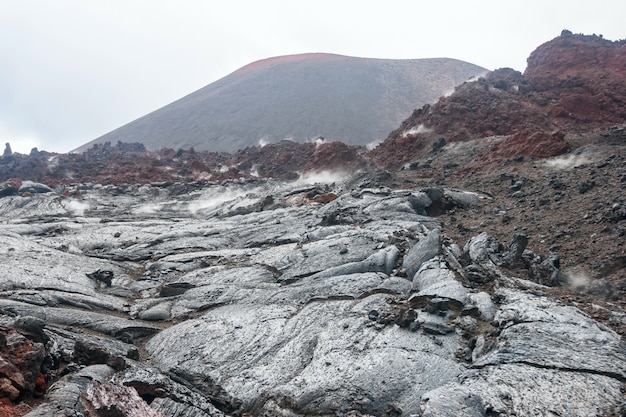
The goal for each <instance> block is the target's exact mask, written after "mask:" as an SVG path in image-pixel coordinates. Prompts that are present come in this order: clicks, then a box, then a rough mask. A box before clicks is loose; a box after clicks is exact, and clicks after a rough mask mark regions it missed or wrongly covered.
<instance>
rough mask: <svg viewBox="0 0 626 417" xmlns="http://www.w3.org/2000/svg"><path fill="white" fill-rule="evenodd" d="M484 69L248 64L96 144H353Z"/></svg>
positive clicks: (389, 63)
mask: <svg viewBox="0 0 626 417" xmlns="http://www.w3.org/2000/svg"><path fill="white" fill-rule="evenodd" d="M486 71H487V70H486V69H484V68H482V67H479V66H477V65H474V64H470V63H467V62H463V61H459V60H455V59H448V58H433V59H412V60H387V59H370V58H354V57H347V56H341V55H331V54H321V53H316V54H302V55H289V56H282V57H276V58H269V59H266V60H262V61H257V62H254V63H252V64H249V65H247V66H245V67H243V68H241V69H239V70H237V71H235V72H233V73H231V74H230V75H228V76H226V77H224V78H222V79H220V80H218V81H216V82H214V83H211V84H209V85H207V86H206V87H204V88H201V89H200V90H197V91H195V92H193V93H191V94H189V95H188V96H186V97H183V98H181V99H180V100H177V101H175V102H173V103H171V104H169V105H167V106H165V107H162V108H161V109H159V110H156V111H154V112H152V113H149V114H147V115H145V116H143V117H141V118H139V119H137V120H135V121H133V122H130V123H128V124H127V125H124V126H122V127H120V128H118V129H116V130H114V131H112V132H110V133H107V134H105V135H103V136H101V137H99V138H97V139H95V140H94V141H91V142H89V143H87V144H85V145H83V146H81V147H80V148H78V149H77V150H76V151H78V152H81V151H85V150H87V149H88V148H90V147H92V146H93V145H94V144H96V143H104V142H107V141H110V142H111V143H117V141H122V142H141V143H143V144H144V145H145V146H146V148H147V149H149V150H158V149H160V148H162V147H169V148H175V149H188V148H190V147H194V149H196V150H204V151H225V152H232V151H234V150H238V149H242V148H245V147H247V146H253V145H257V144H259V142H260V141H264V142H278V141H280V140H283V139H286V138H288V139H293V140H296V141H298V142H303V141H306V140H310V139H312V138H316V137H318V136H323V137H325V138H326V139H327V140H333V141H334V140H340V141H342V142H344V143H348V144H353V145H366V144H368V143H371V142H373V141H378V140H382V139H384V138H385V137H386V136H387V134H388V133H389V132H390V131H392V130H393V129H395V128H397V127H398V125H399V124H400V123H401V122H402V120H404V119H405V118H406V117H407V115H409V114H410V113H411V111H413V109H415V108H418V107H420V106H422V105H424V104H426V103H431V102H434V101H436V100H437V99H438V98H439V97H440V96H441V95H443V94H444V93H445V92H447V91H450V90H451V89H453V88H454V87H455V86H456V85H459V84H460V83H462V82H464V81H466V80H468V79H469V78H471V77H473V76H477V75H480V74H483V73H485V72H486Z"/></svg>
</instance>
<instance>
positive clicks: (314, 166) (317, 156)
mask: <svg viewBox="0 0 626 417" xmlns="http://www.w3.org/2000/svg"><path fill="white" fill-rule="evenodd" d="M361 149H362V148H360V147H356V146H349V145H346V144H345V143H342V142H330V143H323V144H321V145H319V146H317V148H315V152H314V153H313V155H312V157H311V159H309V161H308V162H307V164H306V165H305V166H304V171H343V172H353V171H356V170H358V169H360V168H363V167H365V166H366V165H367V162H366V161H365V159H364V158H363V157H362V156H361V154H360V152H359V150H361Z"/></svg>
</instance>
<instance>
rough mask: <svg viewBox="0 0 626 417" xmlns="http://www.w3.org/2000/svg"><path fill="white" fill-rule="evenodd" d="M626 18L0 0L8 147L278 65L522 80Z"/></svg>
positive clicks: (476, 4)
mask: <svg viewBox="0 0 626 417" xmlns="http://www.w3.org/2000/svg"><path fill="white" fill-rule="evenodd" d="M624 16H626V1H624V0H595V1H589V0H584V1H581V0H564V1H551V0H520V1H506V0H482V1H481V0H473V1H468V0H457V1H445V0H429V1H421V0H386V1H382V0H380V1H369V0H359V1H356V0H354V1H353V0H315V1H306V2H305V1H294V0H263V1H259V0H250V1H244V0H240V1H237V0H223V1H219V2H218V1H212V0H0V143H1V144H2V145H4V143H5V142H10V143H11V147H12V148H13V151H14V152H21V153H28V152H30V149H31V148H33V147H38V148H39V149H40V150H42V149H43V150H47V151H53V152H68V151H71V150H72V149H75V148H77V147H78V146H80V145H82V144H84V143H86V142H88V141H90V140H92V139H95V138H97V137H99V136H101V135H103V134H105V133H107V132H109V131H111V130H113V129H115V128H117V127H120V126H122V125H124V124H126V123H128V122H130V121H132V120H134V119H136V118H138V117H140V116H143V115H144V114H147V113H149V112H151V111H153V110H156V109H158V108H160V107H162V106H164V105H166V104H168V103H171V102H172V101H174V100H176V99H178V98H181V97H183V96H185V95H187V94H189V93H191V92H193V91H195V90H197V89H199V88H201V87H203V86H205V85H207V84H210V83H211V82H213V81H216V80H218V79H219V78H222V77H224V76H226V75H228V74H229V73H231V72H233V71H235V70H237V69H238V68H240V67H242V66H244V65H246V64H248V63H250V62H253V61H256V60H259V59H264V58H268V57H272V56H278V55H287V54H296V53H305V52H329V53H337V54H342V55H349V56H358V57H369V58H406V59H413V58H436V57H448V58H456V59H461V60H464V61H468V62H471V63H474V64H477V65H481V66H483V67H486V68H488V69H497V68H502V67H511V68H514V69H516V70H519V71H523V70H524V68H525V66H526V58H527V57H528V55H529V54H530V53H531V52H532V51H533V50H534V49H535V48H536V47H537V46H539V45H540V44H542V43H544V42H547V41H549V40H550V39H552V38H554V37H556V36H558V35H559V34H560V33H561V30H562V29H565V28H566V29H569V30H571V31H572V32H574V33H585V34H592V33H596V34H602V35H604V37H605V38H607V39H610V40H618V39H624V38H626V24H625V23H624ZM407 116H408V115H407ZM2 149H4V148H3V147H2Z"/></svg>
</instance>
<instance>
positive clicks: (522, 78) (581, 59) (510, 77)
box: [369, 31, 626, 167]
mask: <svg viewBox="0 0 626 417" xmlns="http://www.w3.org/2000/svg"><path fill="white" fill-rule="evenodd" d="M624 121H626V40H624V41H617V42H611V41H608V40H606V39H603V38H601V37H599V36H584V35H572V34H571V33H568V32H566V31H564V33H563V35H562V36H559V37H558V38H556V39H553V40H552V41H550V42H547V43H545V44H543V45H541V46H540V47H539V48H537V49H536V50H535V51H534V52H533V53H532V54H531V55H530V57H529V58H528V68H527V69H526V71H525V72H524V74H523V75H522V74H520V73H519V72H517V71H514V70H512V69H507V68H505V69H499V70H496V71H493V72H491V73H488V74H487V75H486V76H485V77H484V78H480V79H479V80H477V81H475V82H468V83H464V84H462V85H460V86H459V87H457V88H456V90H455V91H454V93H453V94H451V95H450V96H448V97H442V98H440V99H439V101H438V102H437V103H435V104H433V105H426V106H424V107H422V108H421V109H418V110H415V111H414V112H413V114H412V115H411V116H410V117H409V118H408V119H406V120H405V121H404V122H403V123H402V125H401V126H400V128H399V129H396V130H395V131H393V132H391V133H390V134H389V136H388V138H387V140H385V142H383V143H382V144H381V145H379V146H378V147H377V148H376V149H374V150H373V151H372V152H371V153H370V155H369V157H371V158H372V159H373V160H374V161H375V163H376V164H377V165H379V166H385V167H387V166H391V165H392V164H394V163H396V164H397V163H399V162H400V163H402V162H407V161H410V160H411V159H412V158H415V157H416V156H419V155H423V154H424V153H426V152H429V151H431V150H432V147H431V145H432V144H433V143H435V141H436V140H438V138H440V137H443V138H445V140H446V141H447V142H455V141H465V140H469V139H478V138H483V137H488V136H495V135H499V136H508V135H513V137H511V138H510V139H509V140H507V141H505V142H503V145H502V146H503V147H506V146H511V150H510V152H516V151H520V153H519V154H520V155H528V156H535V155H540V154H546V155H548V156H552V154H554V152H562V151H563V150H562V149H561V148H562V146H563V144H558V143H555V142H550V144H549V148H548V149H546V150H545V152H544V151H543V150H541V149H539V148H540V147H541V146H545V145H546V144H548V142H547V138H552V132H555V131H562V132H564V133H569V132H589V131H592V130H594V129H597V128H606V127H608V126H611V125H614V124H620V123H624ZM540 132H543V133H542V134H540ZM518 133H519V134H518ZM522 140H529V141H530V142H529V143H528V144H521V143H520V141H522ZM551 140H553V139H551ZM553 147H555V148H553ZM522 151H523V152H522ZM494 152H496V154H494V155H493V156H492V157H491V156H488V155H486V156H485V159H493V160H494V161H495V160H500V159H502V158H503V157H504V154H506V153H509V151H506V152H505V150H504V149H496V150H494ZM537 157H541V156H537Z"/></svg>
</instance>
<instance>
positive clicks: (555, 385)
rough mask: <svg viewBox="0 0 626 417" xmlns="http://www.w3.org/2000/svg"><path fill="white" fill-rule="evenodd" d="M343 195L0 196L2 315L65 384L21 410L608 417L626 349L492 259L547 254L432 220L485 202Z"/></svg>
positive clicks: (270, 191)
mask: <svg viewBox="0 0 626 417" xmlns="http://www.w3.org/2000/svg"><path fill="white" fill-rule="evenodd" d="M344 186H345V185H344V184H341V183H336V184H334V185H332V186H331V185H325V186H319V185H303V184H289V183H281V182H276V181H271V180H258V181H227V182H224V183H222V184H215V183H198V184H194V186H193V187H186V186H185V185H181V184H178V185H175V184H173V185H171V186H168V185H165V184H154V185H142V186H136V185H125V186H98V185H93V184H92V185H89V186H87V185H83V186H76V187H77V189H76V191H80V199H73V198H71V197H67V198H65V197H61V196H59V195H57V194H55V193H50V192H48V193H42V194H38V195H37V196H33V198H28V199H26V198H22V197H17V196H7V197H5V198H2V199H0V215H2V216H4V217H3V218H4V219H5V221H4V222H3V223H2V224H0V237H1V238H2V245H1V246H0V262H2V264H3V268H2V270H1V271H0V325H2V326H15V328H16V329H17V330H19V331H20V332H22V333H23V334H24V337H29V338H30V339H29V340H31V341H32V343H35V344H37V346H39V348H38V349H40V356H39V358H40V359H41V360H40V362H41V365H37V367H38V368H40V369H37V370H36V371H37V372H41V374H42V375H44V376H45V377H47V378H49V380H54V379H55V378H56V381H55V382H53V383H52V384H51V386H50V388H49V389H48V391H47V393H46V396H45V398H44V399H43V400H42V402H41V404H40V405H38V406H37V407H36V408H34V409H33V410H32V411H31V412H30V413H29V414H28V416H29V417H34V416H49V415H55V416H77V415H79V413H80V414H82V415H86V414H87V413H90V415H106V414H105V411H103V410H105V409H107V407H109V409H110V410H113V408H115V409H116V410H117V411H116V412H118V415H126V414H128V413H131V414H132V413H135V414H134V415H146V416H152V415H164V416H165V415H166V416H175V417H179V416H180V417H183V416H186V417H188V416H191V417H208V416H226V415H246V413H248V415H260V416H261V415H265V416H270V415H271V416H276V415H278V416H289V417H304V416H310V415H319V416H329V417H330V416H337V415H339V416H350V415H352V416H358V415H377V416H383V415H387V416H390V415H405V416H410V415H423V416H481V417H482V416H487V415H550V414H549V413H552V415H568V416H569V415H571V416H578V415H580V416H583V415H610V414H611V413H614V414H617V413H618V411H619V408H620V407H621V406H622V404H623V393H622V391H621V390H622V389H623V384H624V381H625V380H626V354H625V352H624V344H623V342H622V341H621V339H620V337H619V336H618V335H616V334H615V333H613V332H612V331H610V330H609V329H607V328H605V327H603V326H602V325H600V324H599V323H597V322H595V321H594V320H593V319H591V318H590V317H588V316H586V315H585V314H583V313H581V312H580V311H579V310H577V309H575V308H574V307H567V306H563V305H559V304H558V303H557V302H555V301H553V300H552V299H550V298H549V297H547V296H541V295H537V294H541V292H540V290H541V289H545V287H543V286H542V285H541V284H539V283H536V282H534V283H533V282H530V281H524V280H521V279H517V278H512V277H508V276H506V274H505V273H504V272H503V270H502V269H501V267H502V266H505V265H516V266H518V267H521V266H523V265H526V264H527V263H528V264H530V265H534V267H535V270H536V273H537V274H543V275H541V276H542V277H543V278H542V279H544V281H549V280H551V279H552V274H554V273H555V271H557V272H558V271H560V265H559V264H558V258H556V257H555V256H553V257H548V258H547V259H545V260H544V259H540V258H539V257H537V256H535V255H534V254H532V255H530V252H529V250H528V249H527V248H526V243H527V241H526V240H525V239H524V238H523V237H522V236H518V237H517V238H516V239H514V242H513V244H511V245H510V246H509V248H508V249H505V248H504V247H503V245H502V244H500V243H499V242H498V241H497V240H496V239H494V238H493V237H491V236H489V235H488V234H486V233H484V234H480V235H478V236H474V237H472V238H471V239H470V240H469V242H468V243H467V244H466V245H465V247H464V249H463V251H461V250H460V248H459V247H458V246H457V244H455V243H450V242H447V241H446V243H445V244H442V241H445V239H444V238H443V237H444V236H443V234H444V233H445V227H444V228H442V224H441V223H440V222H439V221H438V220H437V219H434V218H431V217H427V216H426V215H425V214H426V213H427V212H433V213H434V212H436V211H437V210H442V209H445V207H447V206H451V207H456V208H455V210H462V207H465V206H468V205H473V204H476V203H477V202H478V200H479V199H480V198H482V197H481V196H480V195H478V194H475V193H471V192H464V191H453V190H443V189H437V188H431V189H427V190H399V191H394V190H391V189H387V188H365V187H367V185H364V186H363V187H361V188H358V189H354V190H350V189H347V188H345V189H344V188H343V187H344ZM317 190H323V191H324V193H333V195H336V196H337V198H334V199H331V200H329V201H324V203H322V202H321V201H320V199H319V198H317V199H316V196H317V195H319V193H318V192H317ZM70 191H72V190H70ZM313 191H315V192H313ZM70 195H76V194H72V193H70ZM435 206H436V207H435ZM418 237H419V238H418ZM457 243H458V242H457ZM535 258H537V259H535ZM529 260H530V261H529ZM520 265H521V266H520ZM546 283H547V282H546ZM525 288H531V289H534V290H533V292H529V291H528V290H525ZM17 330H16V331H17ZM2 343H4V345H3V344H2ZM10 343H11V341H10V340H7V341H6V342H5V341H3V340H0V353H2V354H4V353H3V352H4V350H3V346H10ZM37 363H39V362H37ZM9 394H10V393H9ZM20 395H26V394H21V393H18V395H17V396H16V395H15V393H13V397H12V398H14V399H18V398H20ZM129 410H131V411H129ZM132 410H135V411H132ZM120 413H121V414H120ZM124 413H126V414H124ZM141 413H143V414H141Z"/></svg>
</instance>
